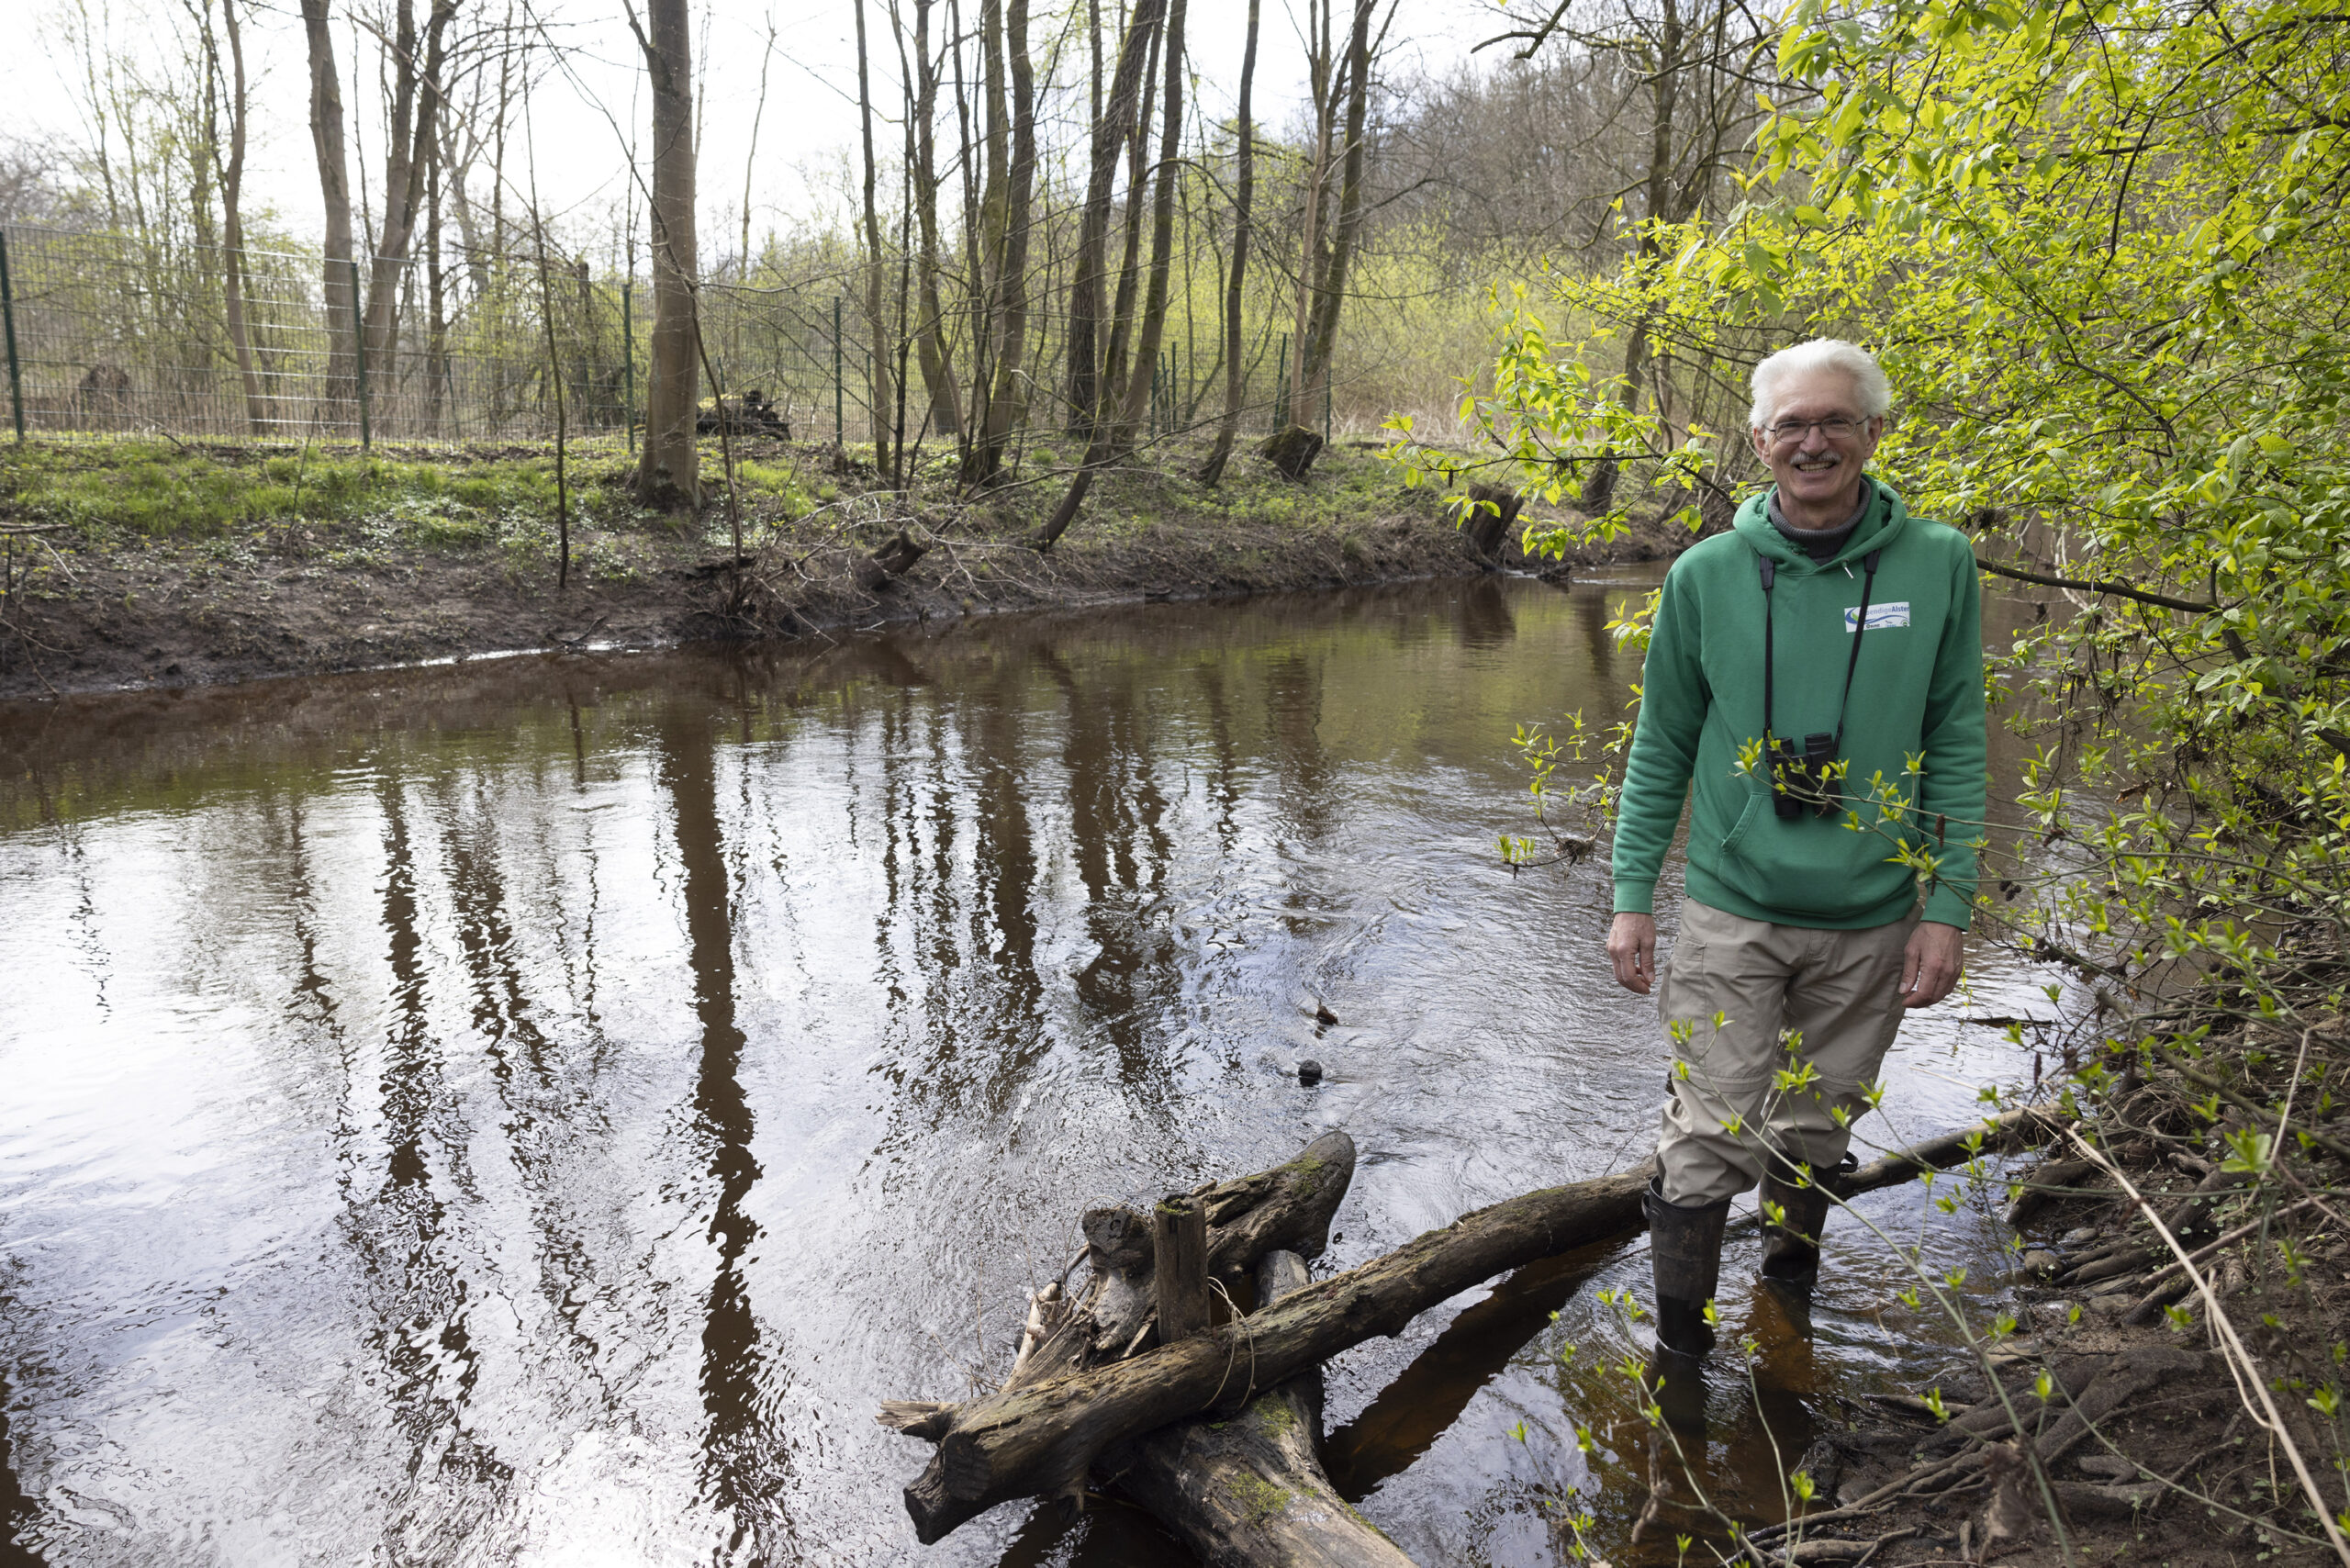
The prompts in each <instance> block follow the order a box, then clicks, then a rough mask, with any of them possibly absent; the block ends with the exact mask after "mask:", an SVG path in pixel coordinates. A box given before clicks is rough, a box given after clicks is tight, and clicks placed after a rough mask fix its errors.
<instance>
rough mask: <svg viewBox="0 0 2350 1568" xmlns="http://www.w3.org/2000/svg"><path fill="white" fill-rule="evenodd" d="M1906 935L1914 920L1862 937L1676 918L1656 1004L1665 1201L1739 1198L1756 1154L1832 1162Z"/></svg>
mask: <svg viewBox="0 0 2350 1568" xmlns="http://www.w3.org/2000/svg"><path fill="white" fill-rule="evenodd" d="M1917 925H1918V916H1917V914H1916V913H1914V912H1913V913H1911V914H1909V915H1908V917H1907V918H1905V919H1902V920H1897V921H1895V922H1893V923H1892V924H1889V925H1879V926H1875V927H1874V928H1872V929H1869V930H1865V931H1815V930H1812V929H1810V928H1809V927H1807V926H1801V925H1774V924H1770V923H1769V922H1767V921H1761V920H1745V919H1741V918H1740V917H1739V916H1738V915H1735V914H1730V913H1726V912H1725V911H1722V910H1718V909H1713V908H1710V907H1708V906H1707V905H1705V904H1701V903H1697V902H1686V903H1684V904H1683V905H1682V912H1681V934H1680V935H1679V937H1678V938H1677V939H1676V940H1675V941H1674V943H1673V956H1672V958H1671V959H1670V960H1669V961H1668V962H1667V963H1666V965H1665V969H1664V977H1663V978H1664V983H1663V985H1662V988H1661V989H1660V990H1659V991H1658V993H1657V1011H1658V1013H1659V1014H1662V1017H1663V1019H1664V1023H1665V1027H1666V1029H1667V1030H1668V1031H1669V1032H1670V1033H1671V1035H1672V1036H1673V1057H1674V1063H1673V1096H1672V1098H1671V1099H1669V1100H1667V1101H1666V1102H1665V1103H1664V1117H1663V1125H1662V1129H1661V1130H1660V1132H1659V1134H1658V1137H1657V1163H1658V1167H1659V1169H1660V1170H1661V1171H1662V1176H1663V1188H1664V1196H1665V1198H1666V1199H1667V1200H1668V1201H1669V1202H1672V1203H1675V1204H1709V1203H1712V1202H1715V1201H1716V1200H1718V1199H1721V1198H1727V1197H1730V1196H1732V1195H1733V1194H1735V1193H1743V1192H1745V1191H1746V1190H1747V1189H1748V1188H1750V1187H1751V1186H1753V1185H1754V1184H1755V1182H1758V1181H1759V1180H1761V1178H1762V1167H1763V1151H1764V1150H1765V1149H1766V1148H1769V1149H1776V1150H1777V1151H1778V1152H1779V1153H1780V1154H1781V1155H1783V1156H1784V1157H1785V1158H1786V1159H1793V1160H1796V1161H1799V1162H1804V1163H1808V1164H1811V1165H1814V1166H1820V1167H1826V1166H1832V1165H1834V1164H1835V1163H1836V1162H1837V1161H1838V1160H1840V1159H1843V1158H1844V1150H1845V1148H1846V1147H1847V1146H1848V1145H1849V1144H1850V1143H1851V1142H1852V1126H1851V1123H1852V1121H1854V1120H1857V1119H1858V1118H1859V1117H1860V1116H1861V1115H1863V1114H1864V1113H1865V1111H1866V1109H1867V1106H1868V1102H1867V1101H1866V1100H1865V1099H1864V1098H1863V1095H1862V1092H1861V1089H1862V1086H1863V1084H1866V1083H1871V1082H1874V1081H1875V1079H1876V1075H1877V1070H1878V1069H1879V1068H1880V1067H1882V1066H1883V1065H1884V1062H1885V1053H1886V1049H1887V1048H1888V1047H1891V1046H1892V1044H1893V1036H1894V1034H1895V1032H1896V1031H1897V1030H1898V1029H1899V1028H1900V1027H1901V1013H1902V1007H1901V963H1902V958H1903V956H1904V954H1905V953H1906V951H1907V949H1908V945H1909V934H1910V932H1912V931H1913V930H1915V929H1916V928H1917ZM1840 1110H1841V1112H1842V1114H1843V1115H1844V1117H1845V1121H1844V1122H1843V1124H1841V1125H1840V1124H1839V1123H1838V1121H1837V1118H1836V1113H1837V1112H1838V1111H1840Z"/></svg>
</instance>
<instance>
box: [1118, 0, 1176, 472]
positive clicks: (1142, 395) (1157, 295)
mask: <svg viewBox="0 0 2350 1568" xmlns="http://www.w3.org/2000/svg"><path fill="white" fill-rule="evenodd" d="M1183 12H1184V0H1169V6H1168V9H1167V42H1166V46H1165V50H1166V56H1167V86H1166V92H1167V106H1166V116H1167V118H1166V122H1165V124H1164V125H1162V126H1161V127H1160V129H1159V132H1158V189H1157V191H1156V193H1155V195H1154V196H1153V197H1152V208H1151V215H1150V283H1149V286H1148V287H1147V290H1146V291H1145V293H1144V296H1143V305H1142V325H1141V335H1140V337H1139V338H1138V339H1137V340H1136V343H1135V360H1134V366H1135V368H1134V374H1133V375H1131V376H1129V377H1128V378H1127V385H1126V398H1125V409H1124V410H1123V413H1122V416H1121V418H1120V419H1119V420H1118V434H1117V442H1118V445H1119V447H1120V448H1121V449H1129V450H1130V449H1131V448H1132V447H1133V445H1134V442H1135V431H1136V428H1137V427H1138V426H1139V425H1140V424H1141V423H1142V419H1143V414H1144V412H1145V410H1146V409H1147V408H1148V407H1149V403H1150V386H1151V372H1152V370H1153V369H1154V368H1155V367H1156V366H1157V365H1158V345H1159V342H1160V340H1161V339H1162V338H1164V337H1165V336H1166V331H1167V288H1168V274H1169V266H1170V264H1171V263H1172V262H1173V260H1174V250H1175V183H1176V182H1177V181H1178V180H1180V179H1181V178H1182V177H1183V161H1182V159H1181V156H1179V154H1180V153H1181V151H1182V145H1183ZM1139 195H1140V192H1139V191H1137V192H1136V196H1139ZM1128 199H1129V200H1134V199H1135V196H1130V197H1129V198H1128Z"/></svg>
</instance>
